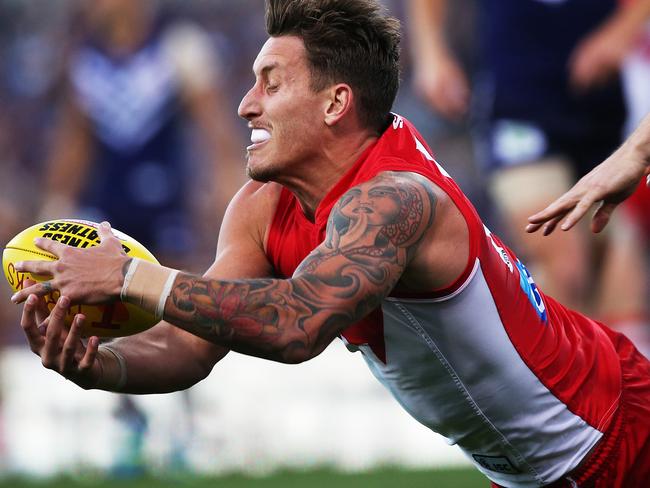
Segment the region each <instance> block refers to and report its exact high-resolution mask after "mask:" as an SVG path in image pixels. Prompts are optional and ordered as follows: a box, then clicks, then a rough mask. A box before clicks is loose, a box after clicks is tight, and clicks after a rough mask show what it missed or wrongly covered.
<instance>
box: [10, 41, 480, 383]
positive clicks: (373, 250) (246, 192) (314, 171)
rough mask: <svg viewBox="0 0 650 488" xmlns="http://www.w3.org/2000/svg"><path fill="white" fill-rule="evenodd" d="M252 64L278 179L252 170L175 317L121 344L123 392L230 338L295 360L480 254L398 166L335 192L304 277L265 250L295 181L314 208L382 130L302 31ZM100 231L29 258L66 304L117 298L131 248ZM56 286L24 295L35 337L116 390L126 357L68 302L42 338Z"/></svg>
mask: <svg viewBox="0 0 650 488" xmlns="http://www.w3.org/2000/svg"><path fill="white" fill-rule="evenodd" d="M253 71H254V74H255V84H254V85H253V87H252V88H251V90H250V91H249V92H248V93H247V94H246V96H245V97H244V99H243V100H242V103H241V105H240V108H239V113H240V115H241V116H242V117H244V118H245V119H246V120H248V123H249V127H250V128H251V129H252V128H264V129H266V130H267V131H269V133H270V134H271V138H270V139H269V140H267V141H265V142H263V143H260V144H253V145H251V146H249V148H248V167H249V172H250V173H251V174H256V175H264V176H259V177H260V179H263V180H266V179H270V180H271V181H269V182H265V181H261V182H260V181H251V182H249V183H247V184H246V185H244V187H243V188H242V189H241V190H240V191H239V193H238V194H237V195H236V196H235V198H234V199H233V201H232V202H231V203H230V206H229V208H228V211H227V212H226V216H225V218H224V222H223V226H222V228H221V231H220V235H219V243H218V246H217V255H216V259H215V262H214V264H213V265H212V266H211V267H210V269H209V270H208V271H207V272H206V273H205V275H203V276H197V275H190V274H185V273H180V274H179V275H178V276H177V278H176V280H175V282H174V284H173V287H172V291H171V294H170V295H169V297H168V299H167V302H166V305H165V311H164V318H165V321H164V322H162V323H161V324H159V325H157V326H155V327H153V328H152V329H149V330H147V331H145V332H143V333H141V334H137V335H135V336H131V337H127V338H123V339H120V340H118V341H116V342H115V343H113V346H112V347H114V348H116V349H118V350H119V351H120V353H121V354H122V355H123V356H124V358H125V360H126V363H127V366H128V372H129V373H128V379H127V383H126V387H125V389H124V390H123V391H127V392H138V393H151V392H164V391H171V390H175V389H180V388H186V387H188V386H190V385H192V384H194V383H196V382H197V381H199V380H200V379H202V378H204V377H205V376H206V375H207V374H208V373H209V372H210V370H211V369H212V367H213V366H214V365H215V364H216V362H218V361H219V360H220V359H221V358H222V357H223V356H224V355H225V354H226V353H227V352H228V350H230V349H233V350H237V351H240V352H243V353H246V354H249V355H254V356H259V357H263V358H269V359H273V360H277V361H282V362H287V363H295V362H300V361H304V360H307V359H309V358H311V357H313V356H315V355H317V354H319V353H320V352H321V351H322V350H323V349H324V348H325V347H326V346H327V345H328V344H329V343H330V342H331V341H332V340H333V339H334V338H335V337H336V336H337V335H339V334H340V333H341V332H342V331H343V330H344V329H345V328H346V327H347V326H349V325H350V324H352V323H354V322H356V321H358V320H359V319H360V318H362V317H364V316H365V315H367V314H368V313H369V312H371V311H372V310H374V309H375V308H376V307H377V305H378V304H379V303H380V301H381V300H382V298H384V297H385V296H386V295H387V294H389V293H390V292H391V291H392V290H394V289H396V290H401V291H415V292H417V291H420V292H426V291H430V290H433V289H436V288H440V287H444V286H447V285H448V284H449V283H451V282H452V281H454V280H455V279H456V278H457V277H458V276H459V275H460V274H461V273H462V272H463V270H464V269H465V267H466V266H467V261H468V255H469V245H468V230H467V226H466V223H465V221H464V219H463V217H462V215H461V214H460V211H459V210H458V209H457V208H456V207H455V205H454V204H453V202H452V201H451V200H450V199H449V197H448V196H447V195H446V194H445V193H444V192H443V191H442V190H440V189H439V188H438V187H436V186H435V185H434V184H432V183H431V182H430V181H428V180H427V179H425V178H423V177H422V176H420V175H417V174H413V173H406V172H400V173H390V172H386V173H381V174H379V175H378V176H377V177H375V178H373V179H372V180H370V181H367V182H365V183H363V184H360V185H358V186H356V187H353V188H350V189H349V190H348V191H347V192H346V193H345V194H344V195H343V196H342V197H341V198H340V199H339V201H338V202H337V203H336V204H335V205H334V207H333V210H332V211H331V213H330V215H329V218H328V223H327V230H326V236H325V238H324V240H323V242H322V243H321V244H320V245H318V246H317V247H316V248H315V249H314V250H313V251H312V252H311V253H310V254H309V256H307V257H306V258H305V260H304V261H303V262H302V263H301V264H300V265H299V267H298V268H297V269H296V272H295V274H294V275H293V276H292V277H290V278H288V279H277V278H274V277H273V276H274V270H273V269H272V266H271V265H270V263H269V262H268V259H267V257H266V254H265V249H266V239H267V236H268V229H269V226H270V224H271V222H272V219H273V215H274V210H275V207H276V205H277V201H278V198H279V195H280V192H281V190H282V186H284V187H287V188H288V189H290V190H291V191H292V192H293V193H294V194H295V195H296V196H297V197H298V200H299V202H300V205H301V207H302V209H303V212H304V213H305V215H306V216H307V217H308V218H311V217H312V216H313V215H314V212H315V210H316V208H317V206H318V204H319V203H320V201H321V200H322V198H323V196H324V195H325V194H326V193H327V192H328V191H329V189H330V188H331V187H332V186H333V185H334V184H335V183H336V182H337V181H338V180H339V178H340V176H341V174H342V173H343V172H344V171H346V170H347V169H349V168H350V167H351V166H352V165H353V164H354V163H355V162H356V161H357V160H358V157H359V155H360V154H361V153H362V152H363V151H364V150H365V149H366V148H367V147H368V146H369V145H370V144H372V143H373V142H374V141H375V140H376V138H377V136H376V130H375V129H371V128H366V127H363V126H361V125H360V123H359V118H358V116H357V113H356V107H355V103H354V100H355V95H354V91H353V90H352V89H351V88H350V87H349V86H347V85H345V84H335V85H332V86H330V87H327V88H325V89H324V90H322V91H320V92H318V93H315V92H313V91H312V89H311V87H310V80H311V78H310V72H309V67H308V65H307V61H306V56H305V51H304V45H303V43H302V41H301V40H300V39H299V38H296V37H292V36H286V37H279V38H271V39H270V40H269V41H268V42H267V43H266V44H265V45H264V47H263V48H262V50H261V51H260V54H259V56H258V58H257V59H256V61H255V64H254V69H253ZM271 75H273V76H271ZM276 77H277V79H276ZM305 104H307V105H305ZM301 107H302V108H301ZM314 141H319V144H314ZM98 232H99V235H100V237H101V241H102V242H101V245H99V246H96V247H94V248H92V249H88V250H84V251H88V252H78V251H80V250H78V249H74V248H68V247H66V246H63V245H61V244H60V243H57V242H54V241H50V240H41V241H39V242H38V245H39V246H40V247H42V248H43V249H48V250H49V252H52V253H53V254H55V255H56V256H57V257H58V258H59V259H58V260H57V261H53V262H50V263H45V262H42V261H35V262H25V263H21V264H18V265H17V268H19V269H20V270H23V271H28V270H29V271H31V272H37V270H38V272H39V274H41V273H45V274H48V273H49V274H50V275H52V279H51V280H50V281H49V283H50V284H51V286H52V287H53V288H55V289H58V290H59V291H60V292H61V294H62V297H65V298H62V300H64V302H63V303H59V305H57V306H58V307H60V308H62V309H66V308H67V306H68V305H67V304H68V303H77V302H84V303H100V302H106V301H112V300H115V299H116V298H117V297H118V296H119V293H120V290H121V287H122V283H123V270H124V269H125V266H126V265H127V264H128V260H129V258H128V256H126V255H125V254H124V253H123V251H122V248H121V246H120V245H119V242H118V241H117V239H115V237H114V236H113V235H112V233H111V231H110V226H108V225H107V224H103V225H101V226H100V228H99V229H98ZM43 294H44V288H43V284H33V285H32V286H29V287H27V288H25V289H24V290H22V291H20V292H18V293H17V294H16V295H15V296H14V298H13V300H14V301H15V302H17V303H20V302H22V301H24V300H26V299H27V298H28V297H31V298H29V301H30V304H28V305H26V306H25V309H24V314H23V321H24V329H25V330H26V335H27V339H28V342H30V345H31V347H32V350H34V352H36V353H37V354H39V355H40V356H41V358H43V357H44V356H45V357H46V359H47V361H44V365H45V366H46V367H49V368H51V369H54V370H56V371H58V372H59V373H61V374H63V375H64V376H66V377H67V378H70V379H72V380H73V381H75V382H77V384H79V385H80V386H82V387H86V388H90V387H93V388H102V389H111V388H112V386H113V385H114V384H115V383H116V381H117V379H116V378H117V377H119V370H118V367H117V364H116V361H115V359H114V358H112V357H111V354H110V353H105V352H104V351H102V350H101V349H99V350H98V349H97V345H96V340H95V339H91V340H90V341H89V342H88V343H87V344H85V345H84V344H83V343H81V341H79V340H78V339H77V337H75V336H74V330H75V329H74V327H73V328H72V329H71V331H67V330H65V328H64V327H63V325H62V323H61V321H60V320H59V319H58V316H55V314H53V315H52V316H50V318H49V320H48V323H47V324H46V327H45V329H46V330H47V334H49V336H47V334H46V338H45V341H44V342H43V341H41V340H40V339H39V338H38V337H36V333H35V331H38V327H39V325H40V324H41V322H42V321H43V320H44V317H43V316H42V315H40V316H39V314H38V313H37V310H38V303H39V299H38V298H37V297H39V296H42V295H43ZM77 320H83V318H81V317H80V318H78V319H77ZM70 342H72V343H73V345H74V347H73V345H71V344H70ZM89 363H90V364H91V365H90V366H88V364H89ZM162 364H164V365H165V367H164V368H162V367H161V365H162Z"/></svg>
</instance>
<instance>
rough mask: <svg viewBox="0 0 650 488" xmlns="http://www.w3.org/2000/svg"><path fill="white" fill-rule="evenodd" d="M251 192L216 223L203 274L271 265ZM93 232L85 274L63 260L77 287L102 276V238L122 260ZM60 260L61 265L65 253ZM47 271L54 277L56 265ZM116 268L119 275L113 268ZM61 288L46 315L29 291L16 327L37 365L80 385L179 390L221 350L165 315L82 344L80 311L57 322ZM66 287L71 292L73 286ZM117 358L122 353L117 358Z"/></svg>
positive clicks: (259, 271) (35, 288) (62, 310)
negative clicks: (141, 327)
mask: <svg viewBox="0 0 650 488" xmlns="http://www.w3.org/2000/svg"><path fill="white" fill-rule="evenodd" d="M255 190H256V187H255V185H247V186H246V187H245V188H244V189H242V191H240V193H239V194H238V195H237V196H236V197H235V199H234V200H233V204H232V205H231V207H230V208H229V211H228V212H227V213H226V218H225V219H224V222H223V225H222V228H221V232H220V235H219V244H218V248H217V256H216V259H215V262H214V263H213V264H212V266H211V267H210V268H209V269H208V270H207V271H206V273H205V275H204V278H205V279H211V278H212V279H217V278H219V279H229V278H235V277H237V278H253V277H261V276H270V275H271V267H270V265H269V263H268V261H267V259H266V256H265V255H264V252H263V244H262V242H263V234H264V231H263V229H261V228H260V227H258V226H257V225H256V224H255V222H253V223H251V221H250V219H247V218H246V217H247V216H253V217H258V216H261V217H262V219H263V218H264V217H266V215H265V212H264V211H263V210H262V208H263V207H265V206H268V205H264V202H260V201H259V199H252V198H251V194H254V193H255ZM251 200H252V201H251ZM253 208H254V209H255V212H253V211H252V210H253ZM267 213H268V212H267ZM101 233H102V244H101V245H100V246H98V247H101V248H102V249H101V250H100V249H97V251H101V252H99V253H98V252H94V253H88V255H90V256H91V257H90V258H89V259H88V261H87V262H88V263H89V264H90V266H91V267H90V268H88V270H87V271H86V272H84V271H83V268H81V269H80V268H74V269H73V270H71V269H70V268H69V267H68V266H65V264H64V267H66V268H67V270H66V272H65V273H63V274H64V275H65V276H72V277H73V278H74V279H75V280H76V278H77V277H78V278H79V279H80V280H83V276H86V284H85V285H82V286H83V287H88V286H89V285H88V283H89V281H90V280H92V279H93V275H94V276H95V277H97V276H99V278H100V279H102V280H106V281H109V280H108V278H107V277H108V274H105V273H102V270H103V269H106V268H108V267H109V266H108V265H107V262H106V261H105V260H104V259H103V257H102V256H105V255H106V254H110V253H108V252H107V250H108V248H110V247H111V246H110V245H109V244H111V243H112V244H115V246H114V253H113V254H115V255H116V256H117V258H118V260H117V261H118V262H119V261H120V260H121V259H122V258H123V257H121V246H120V244H119V241H117V240H116V239H114V238H112V236H111V233H110V230H108V231H107V230H106V229H104V230H102V231H101ZM50 242H52V241H50ZM60 250H61V248H59V252H60ZM86 257H88V256H86ZM112 259H115V257H113V258H112ZM61 261H62V262H64V263H69V261H68V258H67V257H65V256H64V257H62V258H61ZM93 267H94V271H93ZM53 271H54V270H53ZM77 271H78V274H77ZM84 273H86V274H84ZM54 274H57V275H58V273H57V272H56V271H54ZM117 274H120V273H119V270H118V271H117ZM64 279H65V278H64ZM54 281H55V283H59V282H58V281H56V280H54ZM26 286H27V288H26V289H25V290H23V292H24V293H23V295H21V296H28V295H30V293H31V292H36V293H35V294H42V292H43V291H44V290H43V289H42V286H41V285H40V284H35V283H33V282H31V283H28V284H27V285H26ZM61 289H62V290H63V296H62V298H61V299H60V300H59V302H58V303H57V305H56V307H55V309H54V310H53V312H52V313H51V314H50V315H49V317H48V310H47V308H46V307H45V303H44V302H43V301H42V300H38V299H37V296H35V294H32V295H31V296H30V298H29V300H28V301H27V303H26V304H25V307H24V309H23V317H22V321H21V325H22V327H23V330H24V332H25V336H26V339H27V342H28V344H29V346H30V348H31V349H32V351H33V352H34V353H35V354H37V355H38V356H40V358H41V361H42V363H43V365H44V366H45V367H46V368H48V369H52V370H54V371H56V372H58V373H59V374H61V375H62V376H64V377H65V378H67V379H69V380H71V381H73V382H75V383H76V384H78V385H79V386H81V387H83V388H98V389H102V390H109V391H119V392H125V393H164V392H168V391H175V390H180V389H184V388H187V387H189V386H191V385H193V384H194V383H196V382H198V381H200V380H201V379H203V378H204V377H205V376H206V375H207V374H209V372H210V371H211V369H212V367H213V366H214V365H215V364H216V363H217V362H218V361H219V360H220V359H221V358H223V357H224V356H225V355H226V353H227V352H228V348H225V347H223V346H220V345H217V344H213V343H211V342H208V341H206V340H204V339H202V338H200V337H197V336H196V335H194V334H191V333H189V332H187V331H185V330H183V329H180V328H178V327H175V326H173V325H171V324H169V323H168V322H165V321H163V322H161V323H159V324H157V325H156V326H154V327H152V328H151V329H149V330H147V331H145V332H142V333H140V334H136V335H134V336H129V337H124V338H121V339H118V340H116V341H113V342H111V343H110V344H109V345H108V348H107V347H106V345H101V346H100V345H99V341H98V340H97V338H96V337H93V338H90V339H89V340H88V341H87V342H82V341H81V339H80V333H79V332H80V329H81V325H82V324H83V319H84V317H83V316H82V315H77V316H76V317H75V320H74V322H73V325H72V327H71V328H70V330H68V329H67V328H66V327H65V326H64V317H65V315H66V313H67V311H68V307H69V303H70V297H69V296H67V295H65V293H66V291H67V290H68V287H67V286H61ZM70 291H72V292H73V293H74V290H70ZM20 300H21V299H19V301H20ZM109 348H110V349H109ZM118 357H120V358H121V359H122V364H120V360H118Z"/></svg>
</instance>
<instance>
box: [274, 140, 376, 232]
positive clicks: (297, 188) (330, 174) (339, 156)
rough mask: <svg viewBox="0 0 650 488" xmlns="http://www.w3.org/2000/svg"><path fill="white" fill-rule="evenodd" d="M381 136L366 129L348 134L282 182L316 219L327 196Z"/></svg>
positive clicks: (304, 209) (306, 213) (306, 212)
mask: <svg viewBox="0 0 650 488" xmlns="http://www.w3.org/2000/svg"><path fill="white" fill-rule="evenodd" d="M377 139H378V137H377V136H376V135H375V134H370V133H367V132H366V133H361V134H359V135H358V136H357V137H347V138H346V140H345V141H343V142H338V143H337V144H333V145H331V146H330V148H328V147H327V145H326V147H325V149H324V150H323V151H322V152H321V154H320V158H319V159H318V160H316V161H313V162H309V163H307V164H304V165H302V168H304V170H303V171H302V174H295V175H290V176H287V177H286V179H283V180H282V181H278V183H280V184H282V185H283V186H285V187H287V188H288V189H289V190H290V191H291V192H292V193H293V194H294V195H295V196H296V198H297V199H298V201H299V203H300V206H301V208H302V211H303V213H304V214H305V216H306V217H307V218H308V219H310V220H313V219H314V216H315V214H316V209H317V208H318V205H319V204H320V202H321V201H322V200H323V198H324V197H325V195H327V194H328V193H329V191H330V190H331V189H332V188H333V187H334V185H336V183H337V182H338V181H339V180H340V179H341V177H342V176H343V175H344V174H345V173H346V172H347V171H348V170H349V169H350V168H351V167H352V166H354V164H355V163H356V162H357V161H358V160H359V158H360V157H361V155H362V154H363V152H364V151H365V150H366V149H367V148H368V147H370V146H371V145H372V144H374V143H375V142H376V141H377Z"/></svg>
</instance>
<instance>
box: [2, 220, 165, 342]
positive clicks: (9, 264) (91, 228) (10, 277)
mask: <svg viewBox="0 0 650 488" xmlns="http://www.w3.org/2000/svg"><path fill="white" fill-rule="evenodd" d="M98 227H99V225H98V224H96V223H94V222H89V221H85V220H73V219H61V220H51V221H48V222H42V223H40V224H36V225H33V226H31V227H29V228H27V229H25V230H23V231H22V232H20V233H19V234H18V235H17V236H15V237H14V238H13V239H11V241H9V242H8V243H7V245H6V246H5V248H4V251H3V252H2V269H3V271H4V274H5V277H6V278H7V281H8V282H9V285H10V286H11V287H12V288H13V290H14V291H18V290H22V289H23V287H24V286H25V280H26V279H28V278H31V279H33V280H35V281H44V280H47V279H48V277H45V276H31V274H30V273H22V272H19V271H16V268H15V263H17V262H20V261H36V260H48V261H53V260H55V259H57V258H56V256H53V255H52V254H50V253H48V252H47V251H44V250H43V249H40V248H39V247H37V246H36V245H35V244H34V239H35V238H37V237H44V238H46V239H52V240H54V241H57V242H60V243H62V244H66V245H68V246H73V247H78V248H82V249H84V248H89V247H93V246H96V245H98V244H99V243H100V238H99V235H98V234H97V228H98ZM112 232H113V235H115V237H117V238H118V239H119V240H120V242H121V243H122V248H123V249H124V252H126V254H127V255H129V256H132V257H134V258H140V259H144V260H147V261H151V262H153V263H158V261H157V260H156V258H155V257H154V256H153V254H151V253H150V252H149V251H148V250H147V249H146V248H145V247H144V246H143V245H142V244H140V243H139V242H138V241H136V240H135V239H133V238H132V237H129V236H128V235H126V234H124V233H123V232H120V231H118V230H115V229H112ZM58 297H59V292H58V291H54V292H52V293H51V294H49V295H47V296H46V297H45V298H46V303H47V306H48V308H49V309H50V310H52V308H54V304H55V303H56V300H57V299H58ZM77 313H83V314H84V315H85V316H86V322H85V324H84V326H83V329H82V335H83V336H84V337H90V336H99V337H122V336H127V335H132V334H136V333H138V332H142V331H143V330H146V329H148V328H150V327H152V326H153V325H154V324H155V323H156V322H157V321H156V319H155V317H154V316H153V315H152V314H150V313H148V312H145V311H144V310H141V309H139V308H138V307H136V306H134V305H131V304H129V303H122V302H120V301H117V302H115V303H111V304H108V305H73V306H72V307H70V311H69V312H68V315H67V317H66V323H67V324H68V326H69V325H70V324H71V323H72V319H73V317H74V315H75V314H77Z"/></svg>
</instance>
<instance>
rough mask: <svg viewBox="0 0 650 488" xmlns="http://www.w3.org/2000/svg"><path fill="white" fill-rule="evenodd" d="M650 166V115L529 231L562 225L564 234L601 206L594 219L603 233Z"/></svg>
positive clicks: (594, 228) (547, 231)
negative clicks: (614, 213) (616, 210)
mask: <svg viewBox="0 0 650 488" xmlns="http://www.w3.org/2000/svg"><path fill="white" fill-rule="evenodd" d="M649 167H650V116H646V118H645V119H643V120H642V121H641V123H640V124H639V126H638V127H637V128H636V130H635V131H634V132H633V133H632V134H631V135H630V137H629V138H628V139H627V140H626V141H625V143H624V144H623V145H622V146H621V147H620V148H619V149H618V150H616V151H615V152H614V153H613V154H612V155H611V156H610V157H609V158H607V159H606V160H605V161H603V162H602V163H601V164H599V165H598V166H596V167H595V168H594V169H593V170H591V171H590V172H589V173H588V174H587V175H585V176H584V177H583V178H582V179H580V181H578V182H577V183H576V184H575V185H574V186H573V187H572V188H571V189H570V190H569V191H567V192H566V193H565V194H564V195H562V196H561V197H559V198H558V199H557V200H555V201H553V202H552V203H550V204H549V205H548V206H547V207H546V208H545V209H543V210H541V211H540V212H538V213H536V214H534V215H531V216H530V217H529V218H528V221H529V224H528V225H527V226H526V232H536V231H537V230H539V229H542V232H543V234H544V235H549V234H551V233H552V232H553V231H554V230H555V228H556V227H557V225H558V223H560V222H562V224H561V225H560V228H561V229H562V230H563V231H566V230H569V229H571V228H572V227H573V226H574V225H576V223H578V222H579V221H580V220H581V219H582V218H583V217H584V216H585V214H586V213H587V212H588V211H589V209H590V208H592V207H593V205H594V204H598V208H597V209H596V212H595V213H594V215H593V217H592V220H591V230H592V231H593V232H600V231H602V230H603V229H604V228H605V226H606V225H607V223H608V222H609V219H610V217H611V215H612V213H613V212H614V210H615V209H616V207H617V206H618V205H619V204H620V203H621V202H623V201H624V200H625V199H626V198H628V197H629V196H630V195H632V193H633V192H634V190H635V189H636V187H637V186H638V184H639V182H640V181H641V180H642V179H643V177H644V176H645V175H648V173H649V169H648V168H649Z"/></svg>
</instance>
